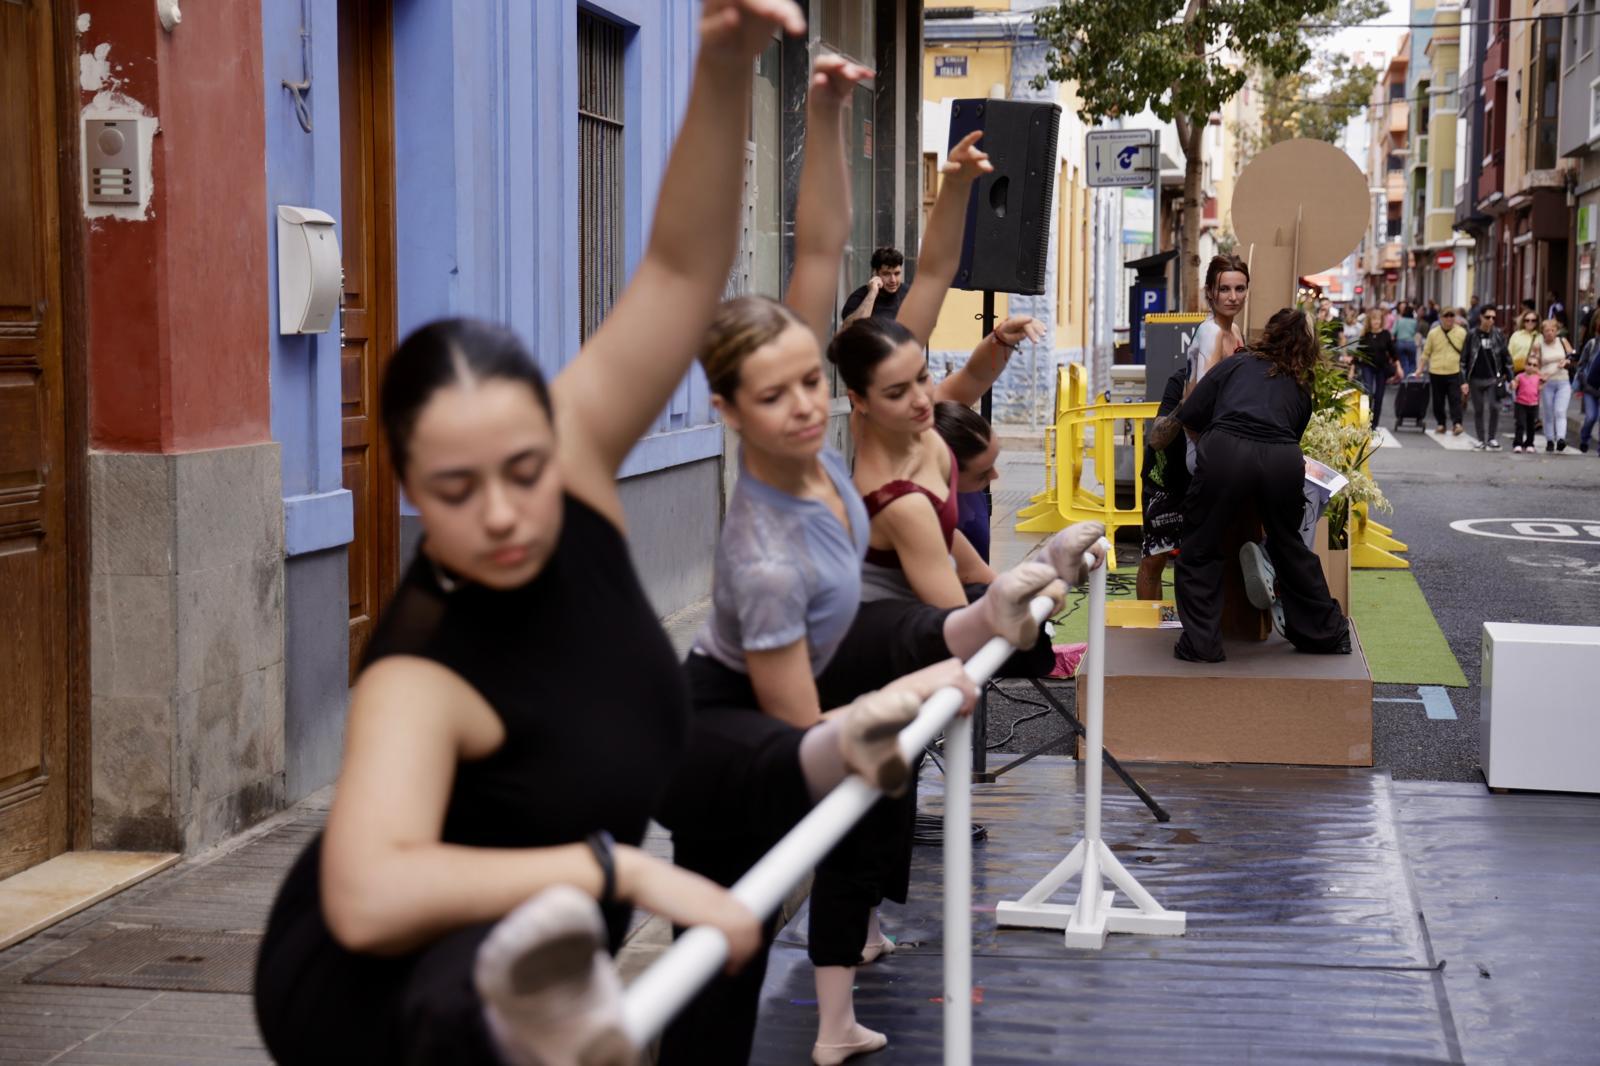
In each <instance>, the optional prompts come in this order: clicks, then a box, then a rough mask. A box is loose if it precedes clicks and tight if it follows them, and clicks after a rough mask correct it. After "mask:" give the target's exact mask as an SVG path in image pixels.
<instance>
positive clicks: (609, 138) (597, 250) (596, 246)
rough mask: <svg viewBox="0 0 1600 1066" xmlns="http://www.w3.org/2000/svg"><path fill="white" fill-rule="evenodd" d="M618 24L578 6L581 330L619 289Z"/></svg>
mask: <svg viewBox="0 0 1600 1066" xmlns="http://www.w3.org/2000/svg"><path fill="white" fill-rule="evenodd" d="M624 47H625V45H624V40H623V30H622V27H621V26H619V25H617V24H616V23H614V22H610V21H607V20H606V19H603V18H600V17H598V16H597V15H593V14H591V13H589V12H587V11H579V12H578V296H579V301H580V309H579V317H578V330H579V337H580V339H582V340H588V339H589V336H590V335H591V334H592V333H593V332H594V331H595V330H596V329H598V328H599V327H600V323H601V322H603V321H604V320H605V316H606V313H607V312H609V311H610V310H611V305H612V304H613V303H615V302H616V299H617V294H618V293H619V292H621V290H622V284H623V270H624V268H625V263H624V261H623V236H624V233H623V226H624V218H625V214H624V212H625V196H624V193H625V186H624V177H625V174H624V170H625V166H626V163H625V159H626V150H625V144H624V141H623V133H624V130H625V127H624V125H623V121H624V117H625V116H624V112H623V96H624V85H623V76H622V71H623V51H624Z"/></svg>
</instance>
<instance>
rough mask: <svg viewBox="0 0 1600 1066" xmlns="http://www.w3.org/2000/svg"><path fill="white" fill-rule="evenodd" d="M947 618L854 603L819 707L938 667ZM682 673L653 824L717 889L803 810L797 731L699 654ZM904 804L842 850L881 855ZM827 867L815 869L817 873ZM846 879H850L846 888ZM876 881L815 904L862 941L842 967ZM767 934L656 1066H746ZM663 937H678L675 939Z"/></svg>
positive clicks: (915, 608) (711, 991)
mask: <svg viewBox="0 0 1600 1066" xmlns="http://www.w3.org/2000/svg"><path fill="white" fill-rule="evenodd" d="M949 613H950V612H949V611H948V610H943V609H940V608H936V607H929V606H927V605H926V604H922V603H915V602H912V601H907V600H883V601H878V602H875V603H868V604H863V605H862V606H861V610H860V611H859V612H858V613H857V614H856V618H855V621H854V623H853V624H852V625H851V627H850V631H849V633H848V634H847V635H846V636H845V639H844V642H843V643H842V644H841V645H840V647H839V649H838V651H837V652H835V654H834V657H833V659H832V661H830V662H829V664H828V667H827V669H825V670H824V671H823V672H822V674H821V675H820V676H819V677H818V678H817V693H818V695H819V697H820V702H821V705H822V707H823V708H824V709H831V708H834V707H842V706H844V705H845V704H847V703H849V702H850V701H851V700H854V699H855V698H856V697H857V696H860V695H862V694H863V693H866V692H870V691H872V690H874V689H879V688H882V687H883V686H884V685H886V684H888V683H889V682H890V681H893V680H894V679H895V678H898V677H901V676H903V675H905V674H908V673H910V672H911V671H913V670H917V669H920V668H922V667H924V666H928V665H930V664H932V663H935V662H938V661H939V660H941V659H944V658H947V657H948V656H949V654H950V652H949V650H948V649H947V648H946V647H945V643H944V619H945V616H946V615H948V614H949ZM686 665H687V669H688V673H689V684H690V693H691V698H692V700H693V704H694V711H693V717H692V719H691V724H690V738H689V753H688V757H687V759H686V760H685V762H684V764H683V766H682V768H681V769H680V770H679V771H678V773H677V774H676V775H675V776H674V780H673V783H672V785H671V786H670V787H669V788H668V792H667V796H666V798H665V799H664V801H663V803H662V805H661V808H660V811H659V815H658V816H659V819H660V821H661V823H662V824H663V825H665V826H666V827H667V828H668V829H671V830H672V846H673V859H674V861H675V862H676V863H677V864H678V865H679V866H682V867H684V868H685V869H688V870H693V871H695V872H696V873H699V874H701V875H703V876H705V877H708V878H710V879H711V880H713V881H715V882H717V883H718V884H720V885H724V886H728V885H732V884H733V883H734V882H735V881H737V880H738V879H739V878H740V877H741V876H742V875H743V874H744V873H745V871H747V870H748V869H749V868H750V867H751V866H752V865H754V864H755V862H756V861H757V860H758V859H760V858H761V856H762V855H764V854H765V853H766V852H767V851H769V850H770V849H771V848H772V846H773V845H774V844H775V843H777V841H778V840H779V838H781V837H782V836H783V834H784V833H786V832H788V831H789V830H790V829H791V828H793V826H794V825H795V823H797V822H798V821H799V820H800V819H801V818H802V817H804V816H805V814H806V812H807V811H808V810H810V808H811V801H810V798H809V794H808V792H807V790H806V786H805V778H804V774H803V773H802V772H801V769H800V758H799V748H800V739H801V737H803V736H804V731H803V730H800V729H796V728H794V727H793V726H790V725H786V724H785V723H783V722H781V721H779V720H778V719H776V718H773V717H772V716H770V715H767V714H764V713H762V712H761V711H760V710H758V709H757V708H758V707H759V703H758V702H757V700H756V694H755V691H754V689H753V688H752V687H751V685H750V679H749V677H748V676H746V675H744V674H740V673H738V672H736V671H734V670H731V669H729V668H728V667H726V666H723V665H722V664H720V663H717V662H715V661H713V660H711V659H708V658H706V657H704V656H699V655H691V656H690V657H689V661H688V663H687V664H686ZM915 804H916V793H915V790H914V789H912V790H910V791H909V792H908V793H907V794H906V796H905V797H904V798H902V799H900V800H889V799H885V800H882V801H880V802H879V803H878V805H877V806H875V807H874V808H873V809H872V811H870V812H869V813H868V815H867V817H866V818H864V819H863V820H862V823H861V825H858V826H857V827H856V829H855V830H853V831H852V837H847V838H846V841H847V842H849V841H850V840H851V839H852V838H853V837H855V836H857V835H860V837H861V839H863V840H866V841H868V842H870V843H872V844H873V845H875V846H881V842H882V841H883V839H884V835H885V831H886V828H887V827H888V826H890V825H892V824H894V822H895V820H896V819H897V818H898V817H900V815H899V814H896V813H893V812H905V811H909V812H911V813H913V814H914V813H915V809H916V807H915ZM868 833H870V834H871V835H867V834H868ZM903 837H904V846H903V852H904V861H903V864H902V865H903V867H904V869H905V870H906V871H907V874H906V876H907V877H908V876H909V870H910V848H911V832H910V824H909V817H907V824H906V829H905V831H904V833H903ZM845 846H846V845H845V844H841V845H840V847H841V848H844V847H845ZM853 846H854V847H861V846H863V845H861V844H859V843H858V844H855V845H853ZM838 850H839V849H835V851H836V852H837V851H838ZM897 854H898V852H897ZM832 858H833V856H831V855H830V856H829V859H832ZM827 862H828V860H824V865H826V864H827ZM855 865H856V864H854V863H851V864H849V866H848V868H849V869H852V870H853V869H854V868H855ZM822 869H823V868H822V866H819V867H818V870H817V879H816V882H815V885H814V887H813V890H812V899H811V908H812V913H813V915H815V914H816V911H817V907H818V898H819V897H818V895H817V889H816V887H815V886H816V885H820V886H821V887H822V898H823V899H824V900H827V899H829V898H830V892H829V888H828V885H829V883H830V882H829V879H828V878H827V877H825V876H824V874H823V872H822ZM857 876H858V875H855V874H852V882H853V881H854V879H855V878H856V877H857ZM881 879H882V878H881V877H880V876H879V874H878V872H877V871H872V875H871V878H870V883H869V884H866V885H855V884H854V883H852V886H851V887H850V888H849V889H847V890H846V891H844V892H842V893H839V894H838V895H839V908H840V910H839V912H838V913H837V914H834V913H833V912H832V908H831V905H830V904H829V903H827V902H824V903H823V904H822V906H823V909H824V911H825V913H826V914H828V917H826V918H825V925H826V927H827V928H829V929H836V928H843V927H845V925H846V923H847V922H851V921H853V915H854V914H855V913H856V911H858V910H859V912H860V925H861V934H860V936H859V937H857V938H856V940H855V946H854V949H853V950H854V954H853V955H851V956H850V963H852V964H853V963H855V962H856V961H858V960H859V959H860V957H861V947H862V944H863V943H864V942H865V940H866V925H865V923H866V917H867V913H868V911H870V909H871V907H873V906H875V905H876V904H877V902H878V900H879V899H881V898H882V896H881V894H878V895H874V893H878V892H879V889H878V882H879V881H880V880H881ZM891 887H892V886H891ZM864 897H870V898H871V902H870V903H868V904H867V905H866V907H865V908H862V907H861V905H860V903H859V902H858V900H859V899H860V898H864ZM899 898H901V899H904V898H905V890H904V888H901V889H900V890H899ZM777 931H778V923H777V918H776V917H775V916H774V917H773V918H770V919H768V920H767V921H766V922H765V923H764V925H763V927H762V934H763V935H762V948H761V950H760V951H759V952H758V953H757V954H756V957H754V958H752V959H751V960H750V962H749V963H748V964H746V966H745V968H744V969H743V970H741V971H740V972H739V973H738V974H735V975H734V976H732V977H729V976H726V975H719V976H717V977H716V978H714V979H713V980H712V982H711V983H710V984H709V985H707V986H706V987H705V989H704V990H702V991H701V993H700V994H699V995H698V996H696V997H695V998H694V1000H693V1001H691V1002H690V1004H689V1006H688V1007H686V1008H685V1009H684V1011H683V1012H682V1013H681V1014H679V1015H678V1017H677V1018H676V1019H674V1020H673V1022H672V1024H671V1025H669V1026H668V1027H667V1032H666V1034H665V1035H664V1036H663V1037H662V1041H661V1056H660V1060H659V1061H660V1063H661V1064H662V1066H674V1064H678V1063H696V1064H705V1066H720V1064H742V1063H744V1062H747V1061H748V1060H749V1058H750V1048H751V1045H752V1043H753V1041H754V1039H755V1026H756V1015H757V1012H758V1010H759V1007H760V1000H761V984H762V981H763V979H764V978H765V975H766V970H767V955H768V952H769V951H770V949H771V945H772V941H773V938H774V937H775V936H776V935H777ZM674 932H675V933H677V934H681V933H682V930H681V929H675V930H674Z"/></svg>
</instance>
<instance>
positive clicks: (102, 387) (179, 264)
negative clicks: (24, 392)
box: [78, 0, 270, 452]
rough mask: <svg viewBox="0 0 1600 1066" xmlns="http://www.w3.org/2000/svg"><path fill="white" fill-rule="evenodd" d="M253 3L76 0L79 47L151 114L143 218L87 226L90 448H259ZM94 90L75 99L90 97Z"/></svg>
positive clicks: (263, 306) (263, 344)
mask: <svg viewBox="0 0 1600 1066" xmlns="http://www.w3.org/2000/svg"><path fill="white" fill-rule="evenodd" d="M258 5H259V0H229V2H228V3H200V4H186V5H184V7H183V21H182V22H181V23H179V24H178V25H177V26H176V27H175V28H174V30H173V31H172V32H171V33H168V32H167V31H166V30H163V29H162V28H161V24H160V21H159V20H158V19H157V17H156V11H155V4H153V3H137V4H130V3H127V2H126V0H79V3H78V10H79V12H80V13H82V14H87V15H89V16H90V28H89V31H88V32H87V33H85V34H82V35H80V37H79V39H78V47H79V50H80V51H81V52H92V51H93V50H94V49H95V47H96V46H97V45H100V44H109V45H110V46H111V48H110V52H109V54H108V56H107V58H108V60H109V61H110V63H111V66H112V71H113V75H114V77H115V78H117V79H120V84H119V85H118V86H117V88H118V91H120V92H121V93H123V94H124V95H126V96H128V97H131V98H133V99H134V100H137V101H139V102H140V103H141V104H143V105H144V106H145V108H146V109H147V111H149V112H152V113H153V114H154V115H155V117H156V118H157V120H158V123H159V125H158V129H157V133H156V136H155V144H154V149H153V157H152V181H153V195H152V197H151V204H150V212H149V216H148V217H147V218H145V219H143V220H140V221H130V220H122V219H112V218H100V219H93V220H90V221H89V222H88V232H87V241H86V245H85V252H86V259H87V263H86V272H87V279H86V288H87V293H86V304H87V308H88V318H89V321H88V341H89V343H88V348H89V352H88V355H89V409H90V443H91V446H92V447H94V448H96V449H100V450H105V451H136V452H182V451H196V450H200V449H205V448H217V447H225V446H228V445H234V444H249V443H257V442H260V441H265V440H268V439H269V438H270V431H269V425H270V383H269V380H268V365H269V363H268V358H269V353H268V336H267V328H268V317H267V266H268V255H267V233H266V227H265V226H264V225H263V223H262V220H263V219H264V218H265V217H266V163H265V155H266V148H265V133H264V130H263V128H262V123H263V115H264V111H263V100H262V95H261V94H262V72H261V13H260V8H259V6H258ZM91 98H92V94H89V93H85V94H84V102H85V103H87V102H88V101H89V100H90V99H91Z"/></svg>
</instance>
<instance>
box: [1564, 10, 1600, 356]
mask: <svg viewBox="0 0 1600 1066" xmlns="http://www.w3.org/2000/svg"><path fill="white" fill-rule="evenodd" d="M1566 15H1567V18H1566V23H1565V27H1564V32H1563V34H1562V48H1561V96H1560V121H1559V124H1558V127H1557V143H1556V148H1557V150H1558V151H1559V152H1560V153H1561V155H1562V157H1563V158H1565V159H1568V160H1570V161H1571V170H1570V173H1571V193H1572V201H1573V225H1572V229H1571V233H1572V247H1571V249H1570V254H1569V261H1568V270H1569V275H1568V276H1569V278H1570V279H1571V288H1570V290H1569V291H1570V292H1571V297H1570V300H1569V302H1568V304H1567V307H1568V310H1569V311H1575V312H1580V313H1581V312H1582V310H1583V309H1585V308H1588V309H1591V310H1592V309H1593V308H1594V306H1595V303H1596V290H1597V286H1596V283H1595V281H1596V279H1595V255H1596V252H1597V248H1596V241H1597V240H1600V55H1597V53H1596V46H1597V38H1600V18H1597V14H1596V3H1595V0H1573V2H1572V3H1569V4H1568V5H1567V7H1566ZM1570 321H1571V323H1572V325H1573V327H1574V328H1575V329H1576V328H1579V327H1581V326H1582V324H1583V320H1582V316H1581V314H1575V315H1573V317H1572V318H1571V319H1570Z"/></svg>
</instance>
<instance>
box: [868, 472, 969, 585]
mask: <svg viewBox="0 0 1600 1066" xmlns="http://www.w3.org/2000/svg"><path fill="white" fill-rule="evenodd" d="M959 476H960V470H959V469H958V468H957V465H956V453H955V452H951V453H950V488H949V490H948V491H947V492H946V493H945V497H944V499H942V500H941V499H939V497H937V496H935V495H934V494H933V493H932V492H931V491H930V490H928V489H925V488H923V487H922V486H921V485H919V484H917V483H916V482H915V481H909V480H906V479H904V478H901V479H898V480H895V481H890V482H887V483H885V484H883V485H880V486H878V487H877V488H875V489H873V490H872V491H871V492H869V493H867V495H866V496H865V497H864V502H865V503H866V505H867V518H868V519H873V518H876V517H878V512H879V511H881V510H883V509H884V508H885V507H887V506H889V505H890V504H891V503H893V502H894V501H895V500H898V499H899V498H900V497H902V496H909V495H911V494H912V493H913V492H920V493H921V494H922V495H924V496H926V497H927V498H928V501H929V502H930V503H932V504H933V510H934V513H935V514H937V515H938V516H939V532H940V533H941V534H942V535H943V536H944V549H945V551H949V550H950V545H951V544H952V543H953V542H954V540H955V534H956V522H957V521H958V520H959V519H960V510H961V507H960V501H959V500H957V499H956V478H957V477H959ZM867 562H869V563H873V564H875V565H877V566H887V567H891V568H893V569H895V570H900V569H903V568H902V567H901V566H900V553H899V552H897V551H895V550H894V549H893V548H873V547H870V546H869V547H868V548H867Z"/></svg>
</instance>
